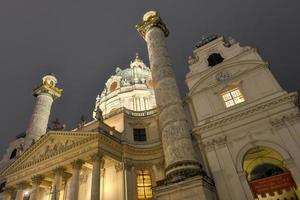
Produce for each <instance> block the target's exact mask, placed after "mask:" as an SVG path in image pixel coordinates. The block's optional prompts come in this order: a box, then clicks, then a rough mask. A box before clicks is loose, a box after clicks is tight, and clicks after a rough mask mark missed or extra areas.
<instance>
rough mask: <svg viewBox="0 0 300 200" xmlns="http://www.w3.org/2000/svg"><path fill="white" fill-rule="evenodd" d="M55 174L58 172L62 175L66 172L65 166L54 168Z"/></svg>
mask: <svg viewBox="0 0 300 200" xmlns="http://www.w3.org/2000/svg"><path fill="white" fill-rule="evenodd" d="M53 172H54V174H58V175H62V174H63V173H64V172H65V168H64V167H61V166H59V167H56V168H55V169H54V170H53Z"/></svg>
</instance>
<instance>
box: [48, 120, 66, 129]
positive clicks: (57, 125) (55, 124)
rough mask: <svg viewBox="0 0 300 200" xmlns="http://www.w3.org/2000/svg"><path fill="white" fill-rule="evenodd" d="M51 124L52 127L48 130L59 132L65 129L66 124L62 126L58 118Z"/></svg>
mask: <svg viewBox="0 0 300 200" xmlns="http://www.w3.org/2000/svg"><path fill="white" fill-rule="evenodd" d="M51 123H52V127H51V128H50V130H53V131H61V130H64V129H65V128H66V124H62V123H61V122H60V120H59V119H58V118H56V119H55V120H54V121H52V122H51Z"/></svg>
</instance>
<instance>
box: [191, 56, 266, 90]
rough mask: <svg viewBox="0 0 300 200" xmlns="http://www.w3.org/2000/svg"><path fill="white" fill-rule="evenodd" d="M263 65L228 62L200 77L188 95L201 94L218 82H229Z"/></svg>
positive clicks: (252, 62) (260, 63)
mask: <svg viewBox="0 0 300 200" xmlns="http://www.w3.org/2000/svg"><path fill="white" fill-rule="evenodd" d="M264 65H265V63H264V62H261V61H256V60H253V61H239V62H231V63H230V62H228V63H226V64H224V65H222V66H220V67H217V68H216V69H214V70H211V71H209V73H207V74H204V75H203V76H200V77H199V78H198V80H197V81H196V82H195V84H194V86H193V87H192V88H191V90H190V92H189V94H190V95H193V94H194V93H197V92H201V91H203V90H205V89H207V88H210V87H213V86H215V85H218V84H219V83H220V82H224V81H227V80H230V79H232V78H234V77H237V76H239V75H241V74H242V73H245V72H247V71H249V70H251V69H253V68H255V67H257V66H264Z"/></svg>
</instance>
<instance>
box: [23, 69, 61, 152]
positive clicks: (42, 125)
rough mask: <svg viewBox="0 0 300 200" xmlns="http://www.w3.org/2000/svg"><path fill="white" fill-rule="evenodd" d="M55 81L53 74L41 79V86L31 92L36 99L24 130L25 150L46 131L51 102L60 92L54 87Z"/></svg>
mask: <svg viewBox="0 0 300 200" xmlns="http://www.w3.org/2000/svg"><path fill="white" fill-rule="evenodd" d="M56 83H57V79H56V78H55V76H54V75H53V74H49V75H46V76H44V77H43V81H42V84H41V85H40V86H39V87H38V88H35V89H34V90H33V95H34V96H35V97H36V98H37V99H36V102H35V105H34V109H33V113H32V116H31V120H30V123H29V126H28V128H27V130H26V137H25V144H24V147H25V149H27V148H28V147H29V146H30V145H31V144H33V143H34V142H35V141H37V140H38V139H39V138H40V137H41V136H42V135H44V134H45V133H46V131H47V127H48V121H49V116H50V111H51V106H52V103H53V100H54V99H56V98H58V97H60V96H61V92H62V90H61V89H59V88H57V87H55V85H56Z"/></svg>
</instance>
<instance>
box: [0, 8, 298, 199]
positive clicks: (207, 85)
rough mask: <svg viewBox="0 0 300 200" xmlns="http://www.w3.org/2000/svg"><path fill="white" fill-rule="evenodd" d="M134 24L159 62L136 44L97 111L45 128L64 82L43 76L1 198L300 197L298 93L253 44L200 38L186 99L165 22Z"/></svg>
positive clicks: (151, 17)
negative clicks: (72, 124) (74, 124)
mask: <svg viewBox="0 0 300 200" xmlns="http://www.w3.org/2000/svg"><path fill="white" fill-rule="evenodd" d="M137 30H138V32H139V33H140V34H141V36H142V37H143V38H144V39H145V41H146V43H147V47H148V52H149V60H150V67H147V66H146V65H145V64H144V62H143V61H142V59H141V58H139V56H138V55H136V57H135V59H134V60H133V61H132V62H131V63H130V66H129V67H128V68H124V69H120V68H117V69H116V72H115V75H112V76H111V77H110V78H109V79H108V81H107V82H106V83H105V86H104V90H103V91H102V93H101V94H99V95H98V96H97V98H96V103H95V109H94V111H91V112H92V115H93V118H94V120H93V121H90V122H85V121H82V122H81V123H80V124H79V125H78V128H75V129H74V130H70V131H67V130H63V128H64V127H63V126H62V125H60V124H59V123H57V124H56V126H55V127H54V128H53V130H49V131H48V132H46V129H45V127H47V124H48V119H49V113H50V111H51V105H52V102H53V100H55V99H56V98H58V97H60V95H61V93H62V90H61V89H59V88H57V86H56V84H57V79H56V78H55V76H54V75H53V74H50V75H46V76H45V77H44V78H43V80H42V83H41V86H40V87H38V88H36V89H35V90H34V91H33V93H34V96H36V98H37V99H36V104H35V107H34V111H33V114H32V120H31V121H30V124H29V128H28V129H27V132H26V134H21V135H19V136H18V137H17V138H16V140H15V141H13V142H12V143H11V144H10V145H9V147H8V149H7V152H6V154H5V155H4V156H3V158H2V160H1V162H0V170H1V172H2V173H1V181H2V182H1V185H0V198H1V199H5V200H11V199H16V200H23V199H30V200H48V199H52V200H55V199H56V200H88V199H92V200H100V199H101V200H134V199H137V200H150V199H153V200H154V199H158V200H169V199H172V200H179V199H180V200H181V199H192V200H193V199H207V200H216V199H220V200H243V199H248V200H252V199H262V200H263V199H280V200H281V199H282V200H284V199H288V200H296V199H299V184H300V161H299V159H298V158H299V157H300V133H299V131H300V115H299V110H298V107H297V105H296V103H297V98H298V95H297V93H295V92H292V93H288V92H286V91H285V90H283V89H282V88H281V86H280V85H279V84H278V82H277V81H276V79H275V78H274V76H273V75H272V73H271V72H270V70H269V67H268V63H266V62H265V61H263V60H262V58H261V57H260V55H259V54H258V53H257V51H256V49H254V48H251V47H241V46H240V45H239V43H238V42H236V41H235V40H234V39H232V38H228V39H225V38H223V37H218V36H211V37H209V38H206V39H204V40H202V41H201V42H200V43H199V44H197V46H196V48H195V50H194V51H193V54H192V56H190V57H189V59H188V63H189V72H188V74H187V75H186V83H187V85H188V88H189V91H188V93H187V95H186V97H185V98H184V99H183V100H182V99H181V98H180V96H179V93H178V87H177V85H176V82H175V77H174V75H173V72H172V66H171V62H170V58H169V56H168V52H167V48H166V43H165V38H166V37H167V36H168V34H169V32H168V29H167V28H166V25H165V24H164V23H163V21H162V20H161V18H160V17H159V15H158V13H157V12H154V11H151V12H148V13H147V14H146V15H145V16H144V18H143V21H142V22H141V23H140V24H138V25H137ZM150 68H151V70H150ZM45 125H46V126H45ZM297 195H298V196H297Z"/></svg>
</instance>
